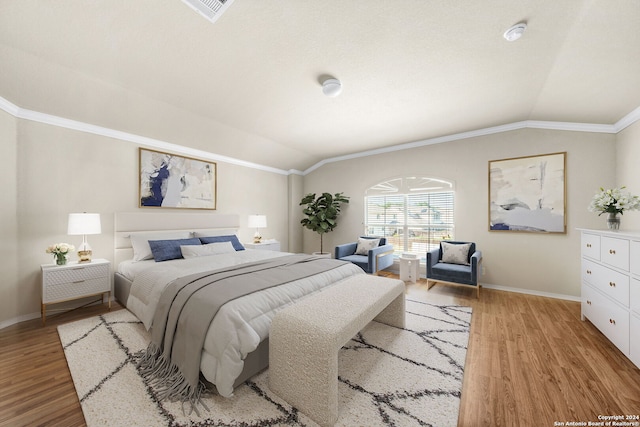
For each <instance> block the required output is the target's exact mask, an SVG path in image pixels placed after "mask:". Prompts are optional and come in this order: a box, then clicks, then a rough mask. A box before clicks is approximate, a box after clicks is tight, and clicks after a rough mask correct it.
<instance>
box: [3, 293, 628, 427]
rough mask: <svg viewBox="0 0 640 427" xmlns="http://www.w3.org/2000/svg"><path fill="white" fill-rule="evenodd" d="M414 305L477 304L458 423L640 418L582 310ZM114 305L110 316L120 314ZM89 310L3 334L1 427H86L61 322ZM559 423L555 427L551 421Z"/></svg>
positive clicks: (529, 302)
mask: <svg viewBox="0 0 640 427" xmlns="http://www.w3.org/2000/svg"><path fill="white" fill-rule="evenodd" d="M407 294H408V296H409V297H410V298H414V299H421V300H426V301H429V302H433V303H436V304H459V305H466V306H471V307H473V315H472V324H471V335H470V339H469V349H468V352H467V360H466V366H465V373H464V383H463V390H462V401H461V406H460V415H459V418H458V425H459V426H463V427H467V426H470V427H475V426H554V425H560V424H559V423H561V422H567V421H582V422H585V423H587V422H588V421H592V422H595V421H598V415H640V370H639V369H638V368H636V367H635V366H634V365H633V364H632V363H631V362H630V361H629V360H628V359H626V358H625V357H624V356H623V355H622V354H621V353H620V352H619V351H618V350H617V349H616V348H615V347H614V346H613V345H612V344H611V343H610V342H609V341H608V340H607V339H606V338H604V336H603V335H602V334H601V333H600V332H599V331H598V330H597V329H596V328H595V327H594V326H593V325H591V323H589V322H582V321H581V320H580V304H579V303H576V302H570V301H563V300H556V299H550V298H544V297H536V296H530V295H523V294H516V293H510V292H502V291H496V290H491V289H483V290H482V292H481V297H480V299H479V300H477V299H476V298H475V290H474V289H467V288H463V287H451V286H443V285H436V286H434V287H433V288H431V289H430V290H429V291H427V286H426V282H424V281H423V282H419V283H418V284H415V285H408V287H407ZM118 308H119V306H118V305H117V304H116V305H115V306H114V308H113V310H116V309H118ZM105 311H106V307H105V306H92V307H86V308H82V309H78V310H75V311H72V312H68V313H63V314H60V315H57V316H52V317H50V318H48V320H47V325H46V326H45V327H43V326H42V325H41V322H40V320H33V321H29V322H23V323H21V324H18V325H13V326H10V327H8V328H5V329H3V330H0V426H12V427H14V426H57V425H59V426H65V427H66V426H82V425H84V418H83V416H82V411H81V409H80V404H79V403H78V398H77V396H76V393H75V389H74V386H73V382H72V380H71V376H70V374H69V369H68V367H67V364H66V360H65V358H64V353H63V351H62V347H61V345H60V341H59V339H58V333H57V330H56V327H57V326H58V325H59V324H62V323H66V322H70V321H74V320H77V319H80V318H84V317H89V316H94V315H97V314H100V313H104V312H105ZM555 422H558V424H554V423H555Z"/></svg>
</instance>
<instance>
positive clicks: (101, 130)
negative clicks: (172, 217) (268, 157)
mask: <svg viewBox="0 0 640 427" xmlns="http://www.w3.org/2000/svg"><path fill="white" fill-rule="evenodd" d="M0 109H2V110H4V111H6V112H7V113H9V114H11V115H13V116H14V117H17V118H21V119H25V120H31V121H35V122H39V123H45V124H49V125H53V126H59V127H63V128H67V129H73V130H77V131H80V132H87V133H92V134H95V135H100V136H106V137H109V138H114V139H119V140H123V141H129V142H132V143H135V144H139V145H142V146H145V147H149V148H156V149H160V150H165V151H172V152H175V153H179V154H185V155H189V156H194V157H200V158H203V159H206V160H214V161H220V162H225V163H230V164H234V165H238V166H244V167H248V168H252V169H258V170H262V171H265V172H272V173H277V174H280V175H302V176H304V175H307V174H309V173H311V172H313V171H314V170H316V169H318V168H320V167H322V166H324V165H326V164H328V163H334V162H341V161H344V160H350V159H357V158H360V157H368V156H375V155H378V154H385V153H392V152H395V151H401V150H408V149H411V148H418V147H424V146H427V145H433V144H442V143H444V142H451V141H458V140H461V139H468V138H475V137H479V136H486V135H492V134H496V133H502V132H510V131H514V130H518V129H527V128H528V129H548V130H561V131H571V132H591V133H612V134H616V133H618V132H620V131H622V130H623V129H625V128H627V127H628V126H630V125H631V124H633V123H635V122H636V121H638V120H640V107H638V108H636V109H635V110H633V111H631V112H630V113H629V114H627V115H626V116H624V117H623V118H621V119H620V120H619V121H618V122H616V123H615V124H613V125H607V124H597V123H573V122H553V121H541V120H524V121H520V122H514V123H507V124H504V125H499V126H493V127H489V128H483V129H476V130H471V131H467V132H460V133H455V134H451V135H445V136H439V137H436V138H429V139H424V140H421V141H415V142H408V143H405V144H398V145H393V146H391V147H384V148H378V149H375V150H366V151H361V152H358V153H353V154H347V155H344V156H338V157H331V158H328V159H324V160H321V161H320V162H318V163H316V164H314V165H313V166H311V167H310V168H308V169H306V170H304V171H299V170H297V169H289V170H283V169H278V168H273V167H270V166H265V165H260V164H257V163H252V162H246V161H244V160H239V159H236V158H233V157H227V156H222V155H218V154H214V153H211V152H208V151H204V150H198V149H195V148H189V147H185V146H183V145H178V144H173V143H170V142H165V141H160V140H157V139H153V138H147V137H145V136H140V135H135V134H132V133H127V132H121V131H118V130H115V129H109V128H105V127H101V126H96V125H92V124H89V123H84V122H79V121H75V120H70V119H65V118H63V117H58V116H54V115H51V114H46V113H39V112H37V111H32V110H27V109H24V108H20V107H18V106H17V105H15V104H13V103H11V102H10V101H8V100H6V99H5V98H3V97H1V96H0Z"/></svg>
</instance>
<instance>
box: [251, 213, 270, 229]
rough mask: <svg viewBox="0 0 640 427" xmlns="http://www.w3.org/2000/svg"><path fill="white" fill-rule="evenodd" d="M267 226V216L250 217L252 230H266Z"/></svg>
mask: <svg viewBox="0 0 640 427" xmlns="http://www.w3.org/2000/svg"><path fill="white" fill-rule="evenodd" d="M266 226H267V216H266V215H249V227H250V228H265V227H266Z"/></svg>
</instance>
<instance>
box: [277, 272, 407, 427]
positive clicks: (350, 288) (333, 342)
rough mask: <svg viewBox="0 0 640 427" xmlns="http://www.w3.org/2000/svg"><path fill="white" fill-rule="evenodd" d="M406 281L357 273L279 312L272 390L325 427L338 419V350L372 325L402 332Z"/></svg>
mask: <svg viewBox="0 0 640 427" xmlns="http://www.w3.org/2000/svg"><path fill="white" fill-rule="evenodd" d="M404 290H405V288H404V282H402V281H400V280H397V279H389V278H384V277H377V276H371V275H368V274H358V275H356V276H352V277H350V278H347V279H345V280H343V281H341V282H339V283H337V284H335V285H333V286H331V287H329V288H327V289H326V290H323V291H321V292H318V293H316V294H314V295H311V296H309V297H307V298H305V299H303V300H302V301H300V302H298V303H295V304H293V305H291V306H289V307H287V308H285V309H284V310H282V311H280V312H278V313H277V314H276V315H275V317H274V318H273V321H272V323H271V332H270V334H269V387H270V388H271V390H272V391H273V392H274V393H276V394H277V395H278V396H280V397H281V398H283V399H284V400H286V401H287V402H289V403H290V404H291V405H293V406H295V407H296V408H298V409H299V410H300V411H301V412H303V413H304V414H306V415H307V416H309V417H310V418H311V419H313V420H314V421H315V422H317V423H318V424H320V425H322V426H332V425H334V424H335V422H336V421H337V419H338V351H339V350H340V348H342V346H344V345H345V344H346V343H347V342H349V340H350V339H351V338H353V337H354V336H355V335H356V334H357V333H358V332H359V331H360V330H362V329H363V328H364V327H365V326H366V325H367V324H368V323H369V322H370V321H371V320H376V321H378V322H381V323H385V324H388V325H391V326H397V327H399V328H403V327H404V325H405V297H404Z"/></svg>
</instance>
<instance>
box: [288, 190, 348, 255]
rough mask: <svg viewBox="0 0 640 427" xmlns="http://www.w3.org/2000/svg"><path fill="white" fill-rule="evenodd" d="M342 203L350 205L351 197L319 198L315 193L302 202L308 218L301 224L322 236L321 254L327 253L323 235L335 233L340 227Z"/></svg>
mask: <svg viewBox="0 0 640 427" xmlns="http://www.w3.org/2000/svg"><path fill="white" fill-rule="evenodd" d="M342 203H349V197H348V196H344V195H343V193H336V194H334V195H331V194H330V193H322V194H321V195H319V196H318V197H316V194H315V193H309V194H307V195H306V196H304V197H303V198H302V201H301V202H300V206H303V205H304V208H303V209H302V213H303V214H304V215H305V217H306V218H304V219H302V220H301V221H300V224H302V225H303V226H304V227H306V228H308V229H309V230H311V231H315V232H316V233H318V234H319V235H320V254H324V253H325V252H323V248H322V235H323V234H324V233H328V232H330V231H333V229H334V228H336V226H337V225H338V222H337V219H338V215H339V214H340V205H341V204H342Z"/></svg>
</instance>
